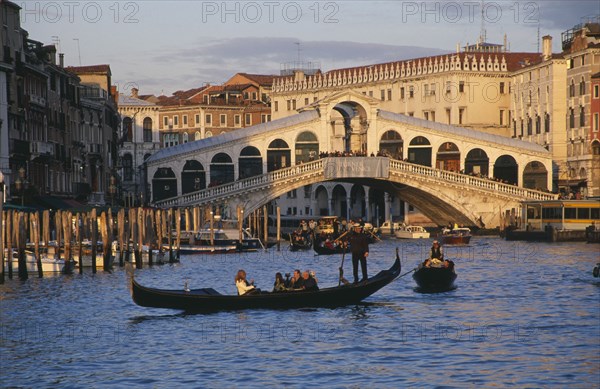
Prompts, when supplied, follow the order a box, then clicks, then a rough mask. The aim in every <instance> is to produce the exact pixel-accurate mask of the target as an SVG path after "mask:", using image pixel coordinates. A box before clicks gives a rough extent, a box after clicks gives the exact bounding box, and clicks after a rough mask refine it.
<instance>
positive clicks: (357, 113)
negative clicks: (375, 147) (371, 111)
mask: <svg viewBox="0 0 600 389" xmlns="http://www.w3.org/2000/svg"><path fill="white" fill-rule="evenodd" d="M333 111H335V112H333ZM330 117H331V124H332V126H333V128H332V132H333V134H332V135H333V136H334V138H335V137H336V136H339V135H342V142H343V143H341V144H333V148H334V150H340V149H341V150H343V151H345V152H351V151H359V152H363V153H364V152H366V151H367V129H368V128H369V124H368V119H367V111H366V110H365V108H364V107H363V106H362V105H361V104H359V103H357V102H356V101H342V102H340V103H338V104H336V105H335V106H334V107H333V110H332V112H331V113H330Z"/></svg>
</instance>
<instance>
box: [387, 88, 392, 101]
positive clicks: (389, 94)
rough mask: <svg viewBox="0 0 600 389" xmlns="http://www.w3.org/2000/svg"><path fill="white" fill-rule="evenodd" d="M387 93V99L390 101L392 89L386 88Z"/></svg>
mask: <svg viewBox="0 0 600 389" xmlns="http://www.w3.org/2000/svg"><path fill="white" fill-rule="evenodd" d="M387 95H388V100H390V101H391V100H392V90H391V89H388V90H387Z"/></svg>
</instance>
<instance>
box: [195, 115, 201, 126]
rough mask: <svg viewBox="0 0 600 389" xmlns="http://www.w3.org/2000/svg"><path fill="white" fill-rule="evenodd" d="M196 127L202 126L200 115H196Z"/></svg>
mask: <svg viewBox="0 0 600 389" xmlns="http://www.w3.org/2000/svg"><path fill="white" fill-rule="evenodd" d="M195 120H196V125H198V124H200V115H198V114H196V118H195Z"/></svg>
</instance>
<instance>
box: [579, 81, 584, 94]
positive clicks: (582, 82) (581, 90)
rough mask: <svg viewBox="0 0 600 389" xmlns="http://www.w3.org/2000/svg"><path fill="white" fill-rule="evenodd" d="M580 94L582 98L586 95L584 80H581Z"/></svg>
mask: <svg viewBox="0 0 600 389" xmlns="http://www.w3.org/2000/svg"><path fill="white" fill-rule="evenodd" d="M579 94H580V95H581V96H583V95H585V81H584V80H583V78H582V79H581V82H580V83H579Z"/></svg>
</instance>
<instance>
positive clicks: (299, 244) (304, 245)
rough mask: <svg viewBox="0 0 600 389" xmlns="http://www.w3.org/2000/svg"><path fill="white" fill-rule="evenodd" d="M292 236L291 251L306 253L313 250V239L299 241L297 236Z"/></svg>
mask: <svg viewBox="0 0 600 389" xmlns="http://www.w3.org/2000/svg"><path fill="white" fill-rule="evenodd" d="M289 235H290V251H304V250H310V249H311V248H312V239H311V238H310V237H308V238H305V239H302V240H301V241H298V240H297V239H295V236H294V235H292V234H289Z"/></svg>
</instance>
